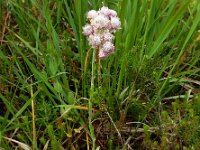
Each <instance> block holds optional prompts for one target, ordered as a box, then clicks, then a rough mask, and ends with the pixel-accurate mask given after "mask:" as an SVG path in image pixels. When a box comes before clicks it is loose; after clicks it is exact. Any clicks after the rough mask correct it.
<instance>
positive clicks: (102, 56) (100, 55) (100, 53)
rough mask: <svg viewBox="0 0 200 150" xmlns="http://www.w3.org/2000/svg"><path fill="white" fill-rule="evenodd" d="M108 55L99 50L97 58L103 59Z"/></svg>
mask: <svg viewBox="0 0 200 150" xmlns="http://www.w3.org/2000/svg"><path fill="white" fill-rule="evenodd" d="M108 56H109V54H108V53H106V52H104V51H103V50H100V51H99V59H104V58H106V57H108Z"/></svg>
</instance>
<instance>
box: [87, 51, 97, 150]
mask: <svg viewBox="0 0 200 150" xmlns="http://www.w3.org/2000/svg"><path fill="white" fill-rule="evenodd" d="M95 58H96V50H93V56H92V78H91V87H90V100H89V102H88V105H89V107H88V108H89V109H88V114H89V117H88V120H89V130H90V136H91V138H92V150H95V141H96V138H95V134H94V128H93V126H92V101H93V99H94V78H95V70H96V64H95V63H96V62H95Z"/></svg>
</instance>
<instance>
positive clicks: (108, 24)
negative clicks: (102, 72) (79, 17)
mask: <svg viewBox="0 0 200 150" xmlns="http://www.w3.org/2000/svg"><path fill="white" fill-rule="evenodd" d="M87 19H88V22H89V24H86V25H85V26H84V27H83V34H84V35H85V36H86V37H87V39H88V41H89V45H90V46H91V47H92V48H95V49H99V54H98V55H99V58H100V59H103V58H106V57H108V56H109V55H110V54H112V53H114V50H115V46H114V45H113V43H112V42H113V39H114V35H113V33H114V32H116V31H117V30H118V29H120V25H121V23H120V19H119V18H118V17H117V12H116V11H114V10H112V9H109V8H108V7H105V6H103V7H102V8H101V9H99V11H95V10H90V11H89V12H88V13H87Z"/></svg>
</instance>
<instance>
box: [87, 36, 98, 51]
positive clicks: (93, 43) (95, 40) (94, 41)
mask: <svg viewBox="0 0 200 150" xmlns="http://www.w3.org/2000/svg"><path fill="white" fill-rule="evenodd" d="M88 40H89V44H90V45H91V46H92V47H93V48H97V47H98V46H99V45H100V44H101V37H100V36H99V35H90V36H89V38H88Z"/></svg>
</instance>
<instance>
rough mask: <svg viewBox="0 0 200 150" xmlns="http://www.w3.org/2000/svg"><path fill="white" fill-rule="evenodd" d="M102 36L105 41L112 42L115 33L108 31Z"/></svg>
mask: <svg viewBox="0 0 200 150" xmlns="http://www.w3.org/2000/svg"><path fill="white" fill-rule="evenodd" d="M102 38H103V41H105V42H106V41H109V42H112V40H113V39H114V35H113V34H111V33H110V32H106V33H103V34H102Z"/></svg>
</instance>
